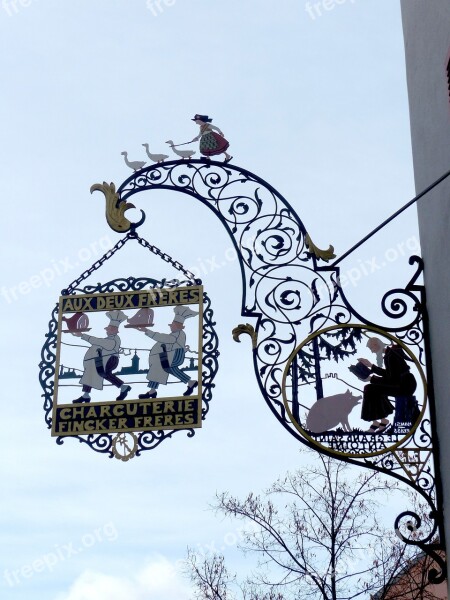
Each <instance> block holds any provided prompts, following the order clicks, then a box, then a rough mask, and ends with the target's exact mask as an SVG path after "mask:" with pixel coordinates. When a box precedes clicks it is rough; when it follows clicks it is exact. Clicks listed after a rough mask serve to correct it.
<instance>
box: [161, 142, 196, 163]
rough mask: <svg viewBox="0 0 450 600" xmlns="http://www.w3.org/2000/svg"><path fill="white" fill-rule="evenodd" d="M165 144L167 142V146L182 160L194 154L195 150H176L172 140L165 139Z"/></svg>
mask: <svg viewBox="0 0 450 600" xmlns="http://www.w3.org/2000/svg"><path fill="white" fill-rule="evenodd" d="M166 144H169V146H170V147H171V148H172V151H173V152H175V154H177V155H178V156H179V157H180V158H182V159H183V160H184V159H185V158H187V159H189V158H191V157H192V156H194V154H195V150H177V149H176V148H175V144H174V143H173V141H172V140H167V142H166Z"/></svg>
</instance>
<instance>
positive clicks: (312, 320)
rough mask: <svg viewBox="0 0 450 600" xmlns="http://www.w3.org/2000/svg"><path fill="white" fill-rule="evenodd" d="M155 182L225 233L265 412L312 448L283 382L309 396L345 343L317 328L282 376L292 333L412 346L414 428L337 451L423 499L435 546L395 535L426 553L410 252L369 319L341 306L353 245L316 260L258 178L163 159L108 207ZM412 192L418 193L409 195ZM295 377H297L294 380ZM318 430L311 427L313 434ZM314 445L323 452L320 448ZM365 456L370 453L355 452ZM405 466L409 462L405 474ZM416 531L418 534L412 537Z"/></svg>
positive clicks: (431, 410)
mask: <svg viewBox="0 0 450 600" xmlns="http://www.w3.org/2000/svg"><path fill="white" fill-rule="evenodd" d="M447 175H448V174H447ZM447 175H446V176H447ZM441 180H442V178H441ZM437 183H438V182H435V184H433V185H437ZM162 189H164V190H170V191H177V192H180V193H183V194H185V195H187V196H190V197H191V198H194V199H195V200H196V201H198V202H201V203H202V204H204V205H205V206H207V207H208V208H209V209H210V210H211V211H212V212H213V213H214V214H215V215H216V216H217V218H218V219H219V220H220V222H221V224H222V225H223V226H224V228H225V230H226V231H227V233H228V234H229V235H230V238H231V240H232V242H233V244H234V248H235V250H236V253H237V257H238V259H239V263H240V268H241V274H242V283H243V294H242V309H241V314H242V315H243V316H244V317H246V318H249V317H253V318H255V319H256V324H255V334H256V335H257V341H256V347H255V348H254V352H253V362H254V369H255V374H256V377H257V380H258V383H259V386H260V389H261V390H262V393H263V396H264V399H265V401H266V403H267V404H268V406H269V408H270V410H271V411H272V413H273V414H274V415H275V417H276V418H277V419H278V421H279V422H280V423H281V424H282V426H283V427H284V428H285V429H286V430H287V431H289V433H290V434H291V435H293V436H294V437H295V438H296V439H297V440H299V441H301V442H302V443H304V444H305V445H307V446H309V447H313V448H315V449H317V446H316V445H315V444H314V443H313V442H312V441H311V440H308V439H306V438H305V437H304V436H303V435H302V434H301V433H300V431H299V430H298V428H297V427H296V426H295V422H294V421H295V420H298V416H296V415H295V414H293V415H292V416H293V419H292V418H291V417H290V415H289V413H288V410H287V408H286V406H285V404H284V402H283V385H285V386H286V385H288V386H291V388H292V389H297V388H299V387H300V386H301V385H302V384H303V383H313V385H314V384H316V385H317V388H316V391H317V394H318V396H317V397H318V399H319V398H320V397H321V396H320V395H319V394H320V393H321V391H322V390H321V389H320V382H321V380H322V379H324V378H325V377H327V376H330V377H331V376H332V375H334V373H324V374H323V377H317V376H316V368H317V370H318V371H320V368H318V367H317V365H319V367H320V360H321V358H323V354H322V355H321V354H320V352H325V353H326V351H327V350H326V349H327V348H328V350H329V351H330V352H331V353H333V352H335V353H336V357H337V360H338V359H339V360H341V356H340V354H339V352H340V349H341V348H342V347H343V349H344V351H347V350H348V352H347V353H351V351H352V350H353V349H354V348H352V343H351V339H350V340H349V343H350V346H349V349H346V348H345V346H343V344H342V343H340V342H342V341H343V340H344V338H342V339H339V338H338V340H337V342H339V343H336V344H334V345H333V343H331V342H332V340H331V339H328V338H326V336H325V339H324V340H323V345H322V346H320V345H319V346H317V347H316V348H315V350H314V353H313V355H312V357H309V358H308V357H306V362H305V365H304V368H303V371H302V369H301V368H299V369H295V368H293V369H292V370H291V373H290V374H289V375H288V376H287V377H286V381H285V382H283V373H284V371H285V368H286V364H287V363H288V361H289V358H290V357H291V356H292V354H293V353H295V351H296V349H297V348H298V346H299V344H300V342H301V340H305V339H306V338H308V336H314V335H315V334H317V332H319V331H320V330H324V329H327V328H333V327H338V326H339V327H340V328H342V327H344V326H348V325H350V324H352V325H355V326H359V327H361V328H366V329H371V330H373V329H377V328H378V330H379V331H380V332H382V333H383V334H384V335H385V336H387V337H389V336H392V337H393V338H395V339H397V340H399V341H400V342H402V343H403V344H404V345H405V346H407V347H408V348H409V350H410V351H411V352H412V353H413V354H414V356H415V359H416V360H417V361H418V362H419V363H420V365H421V368H422V369H423V371H424V372H425V373H426V379H427V381H428V385H427V391H428V401H427V403H426V407H425V402H422V409H423V410H421V411H419V412H420V414H419V416H418V417H417V418H415V419H414V426H411V427H410V429H409V431H410V433H411V434H412V435H409V437H408V439H405V440H404V441H402V442H401V443H400V444H399V445H396V447H395V448H394V449H391V446H392V444H390V442H391V441H394V440H393V439H392V440H391V439H390V437H389V436H391V437H392V435H391V434H395V435H397V433H396V432H391V433H389V431H384V429H383V431H381V430H380V431H377V432H376V435H375V436H373V441H370V440H369V439H368V436H366V435H359V436H358V438H357V439H355V440H354V441H353V440H352V441H351V442H350V444H353V446H352V447H351V450H352V451H351V452H347V453H343V454H341V455H340V456H339V457H338V458H339V459H340V460H345V461H346V462H349V463H352V464H355V465H359V466H364V467H366V468H371V469H373V470H375V471H379V472H381V473H383V474H386V475H390V476H392V477H394V478H396V479H397V480H399V481H402V482H403V483H406V484H407V485H409V486H410V487H411V488H412V489H413V490H414V491H415V492H416V493H417V494H419V495H420V496H422V498H423V499H424V500H425V501H426V502H427V503H428V504H429V506H430V509H431V511H430V512H431V519H433V520H434V532H435V533H436V532H437V533H438V535H439V540H440V541H439V544H437V545H436V544H434V543H432V538H430V537H429V536H427V534H426V533H425V534H424V533H423V532H422V531H418V532H417V531H416V532H415V539H414V540H409V541H406V538H405V543H414V544H416V545H417V546H419V547H420V548H421V549H422V550H424V551H425V552H428V553H429V554H431V555H433V553H435V554H436V552H437V551H438V550H439V549H442V548H445V539H444V538H445V535H444V529H443V522H442V514H441V511H440V510H439V509H438V507H440V506H442V489H441V481H440V477H439V455H438V453H437V452H436V451H435V448H434V447H433V438H434V436H435V435H436V425H435V424H436V415H435V407H434V398H433V385H432V376H431V354H430V348H429V334H428V320H427V313H426V307H425V290H424V288H423V286H422V285H419V284H418V283H417V281H418V278H419V277H420V275H421V273H422V271H423V262H422V259H421V258H419V257H414V256H413V257H411V258H410V259H409V263H410V265H416V270H415V271H416V272H415V273H414V275H413V277H412V278H411V280H410V281H409V283H407V285H400V286H399V287H398V288H395V289H392V290H389V291H387V292H386V293H385V294H384V296H383V297H382V298H381V303H380V304H381V306H380V307H379V308H380V309H381V310H378V311H377V312H376V317H375V320H371V319H370V318H368V317H366V316H363V315H361V314H359V313H358V311H357V310H356V309H355V308H354V307H353V306H352V305H351V304H350V302H349V300H348V299H347V297H346V295H345V290H344V289H343V288H342V285H341V281H340V270H339V267H338V266H337V265H338V263H339V262H340V261H341V260H342V258H344V257H345V256H347V255H348V253H349V252H350V251H353V250H354V248H355V247H356V246H355V247H354V248H353V249H352V250H350V251H349V252H348V253H346V254H344V255H343V256H341V257H340V258H339V259H338V260H336V261H335V262H333V263H331V264H328V265H325V266H319V265H318V262H319V261H320V260H323V261H325V262H327V261H329V260H330V259H331V258H333V256H334V248H333V247H332V246H330V247H329V248H328V250H320V249H318V248H317V247H316V246H315V245H314V244H313V242H312V241H311V238H310V236H309V235H308V232H307V231H306V228H305V227H304V225H303V223H302V221H301V219H300V217H299V215H298V214H297V213H296V211H295V210H294V209H293V207H292V206H291V205H290V204H289V202H288V201H287V200H286V199H285V198H284V197H283V196H282V195H281V194H280V193H279V192H278V191H277V190H276V189H275V188H273V187H272V186H271V185H270V184H269V183H267V182H266V181H264V180H263V179H262V178H260V177H258V176H257V175H255V174H254V173H251V172H249V171H247V170H246V169H243V168H241V167H237V166H235V165H232V164H230V163H228V164H223V163H219V162H216V161H210V160H206V159H201V160H195V159H190V160H189V161H169V162H165V163H163V164H157V165H153V166H151V167H146V168H143V169H142V170H140V171H139V172H138V173H135V174H133V175H131V176H130V177H129V178H128V179H127V180H125V181H124V182H123V184H122V185H121V186H120V188H119V189H118V190H117V195H118V200H116V201H115V205H114V207H115V208H116V209H117V208H118V207H119V205H121V204H122V203H126V202H128V201H129V199H130V197H131V196H132V195H135V194H137V193H139V192H141V191H157V190H162ZM429 189H431V188H429ZM429 189H428V190H427V191H429ZM424 193H426V191H425V192H424ZM422 195H423V194H422ZM154 196H156V194H155V195H154ZM148 197H149V194H147V195H146V198H147V199H148ZM417 199H418V197H416V199H415V200H417ZM415 200H414V201H415ZM408 205H409V204H408ZM402 210H403V209H402ZM122 215H123V213H122ZM378 229H379V228H378ZM378 229H377V230H378ZM370 235H372V234H370ZM368 237H370V236H367V239H368ZM361 243H362V242H361ZM380 315H381V316H380ZM53 328H54V325H53V323H52V322H51V324H50V329H49V334H48V342H47V344H46V346H45V347H44V349H43V357H44V356H46V357H47V356H48V353H49V352H51V348H50V347H49V340H50V339H53ZM252 341H253V337H252ZM345 341H347V340H346V339H345ZM337 346H339V348H337ZM303 358H305V357H303ZM51 368H52V367H51V364H50V365H49V364H48V361H47V363H46V365H45V368H43V369H42V371H41V379H42V381H48V379H49V378H51ZM337 375H338V376H339V374H337ZM302 377H304V378H305V380H302ZM322 396H323V394H322ZM46 402H47V397H46ZM424 407H425V408H424ZM300 408H301V407H300ZM291 412H292V411H291ZM344 425H345V427H343V429H344V430H345V431H344V432H342V434H341V432H339V434H340V439H341V440H347V442H346V443H347V445H348V437H349V435H348V434H349V433H351V432H349V431H347V429H346V423H344ZM158 433H164V432H158ZM153 434H155V432H151V436H150V433H149V434H143V435H145V436H150V437H149V438H148V439H145V440H144V439H143V438H142V437H141V438H140V440H139V443H140V444H141V446H143V445H145V444H148V445H147V446H146V447H154V446H156V445H157V444H158V443H160V440H159V439H158V436H156V435H153ZM325 434H326V436H328V438H330V439H329V441H330V442H331V437H330V436H333V435H334V433H333V431H330V430H329V429H328V430H327V431H326V432H325ZM318 435H321V432H319V434H318ZM346 436H347V437H346ZM94 437H95V436H94ZM334 437H336V436H334ZM338 437H339V436H338ZM336 439H337V438H336ZM83 441H84V440H83ZM61 443H62V442H61ZM91 443H92V444H94V443H95V444H96V445H97V447H96V448H95V449H96V450H97V451H101V452H108V451H109V449H108V443H110V442H108V440H105V439H102V436H100V438H98V439H96V440H95V442H94V441H93V442H91ZM327 443H328V442H327ZM383 445H384V446H385V448H384V451H383V452H381V453H379V452H378V451H376V452H375V453H373V452H371V451H369V452H365V449H366V448H369V447H371V446H374V447H375V446H376V448H377V450H378V449H380V450H383V447H382V446H383ZM93 447H94V446H93ZM349 447H350V446H349ZM414 448H415V449H417V451H418V452H419V457H420V460H421V461H425V466H424V467H423V468H422V466H423V464H421V465H420V466H419V469H420V475H418V477H415V476H414V475H411V469H412V468H416V466H417V465H412V464H411V465H410V464H409V463H404V462H402V460H400V461H399V457H400V456H401V455H400V454H398V453H399V452H400V451H407V450H412V449H414ZM361 449H363V451H362V452H361ZM320 451H321V452H323V453H326V454H330V455H332V453H331V452H330V450H327V449H326V448H325V449H321V450H320ZM396 453H397V454H396ZM428 453H431V454H430V455H428ZM137 454H139V451H138V452H137ZM367 454H370V456H364V455H367ZM335 456H336V455H335ZM411 460H412V459H411ZM405 469H409V470H410V472H409V473H408V471H407V470H405ZM406 514H408V515H413V514H415V513H413V511H409V512H408V513H402V515H400V516H399V518H398V520H397V521H399V520H401V519H403V517H404V516H405V515H406ZM414 518H415V517H414ZM417 529H420V520H419V521H417ZM421 535H422V538H421V539H419V538H420V536H421ZM435 537H436V536H435ZM433 539H434V538H433ZM438 564H439V566H440V568H441V572H440V573H434V574H433V577H435V578H438V579H439V578H445V576H446V571H445V563H444V562H443V561H441V562H439V561H438Z"/></svg>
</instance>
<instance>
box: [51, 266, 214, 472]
mask: <svg viewBox="0 0 450 600" xmlns="http://www.w3.org/2000/svg"><path fill="white" fill-rule="evenodd" d="M195 284H196V282H192V281H182V282H180V281H178V280H170V281H169V280H163V281H161V282H159V281H156V280H154V279H150V278H147V277H145V278H144V277H142V278H133V277H129V278H127V279H115V280H113V281H109V282H107V283H104V284H101V283H98V284H96V285H87V286H85V287H74V288H71V290H70V294H71V296H70V297H73V296H75V298H76V297H77V296H80V297H81V298H82V297H85V295H86V294H90V295H93V294H108V293H114V292H120V293H121V294H126V293H128V292H134V291H135V292H142V291H146V290H149V293H154V294H157V293H158V290H161V291H165V290H173V289H175V288H179V287H182V288H189V287H190V286H193V285H195ZM65 292H66V295H67V290H66V291H65ZM63 295H64V293H63ZM58 310H59V307H58V305H57V306H56V307H55V309H54V310H53V312H52V315H51V319H50V322H49V330H48V333H47V334H46V341H45V344H44V346H43V348H42V352H41V359H42V360H41V363H40V365H39V367H40V374H39V380H40V383H41V386H42V389H43V392H44V393H43V394H42V395H43V397H44V410H45V421H46V423H47V426H48V428H49V429H52V420H53V419H54V416H55V413H54V409H55V406H54V401H53V398H54V392H55V380H57V378H56V377H55V376H56V375H57V373H56V365H57V364H58V361H57V334H58ZM75 316H77V315H75ZM202 317H203V322H202V344H201V350H202V356H201V367H200V372H201V384H202V385H201V403H202V405H201V419H202V420H204V419H205V418H206V415H207V413H208V411H209V404H210V401H211V396H212V389H213V387H214V383H213V381H214V377H215V376H216V373H217V370H218V356H219V351H218V337H217V334H216V332H215V330H214V325H215V322H214V320H213V312H212V309H211V302H210V299H209V298H208V296H207V294H206V293H203V311H202ZM192 360H193V359H192ZM58 374H60V373H58ZM78 378H79V376H78ZM78 400H81V398H80V399H78ZM74 406H75V405H74ZM76 406H81V405H80V404H77V405H76ZM82 406H85V407H90V406H94V405H92V404H83V405H82ZM53 425H54V423H53ZM182 430H184V431H186V432H187V435H188V437H192V436H193V435H194V434H195V430H194V428H189V427H184V428H183V429H178V428H173V429H170V428H165V429H157V430H152V431H138V432H133V431H123V432H122V431H118V432H105V433H98V432H97V433H93V434H87V435H86V434H84V435H81V434H80V435H64V436H62V435H60V436H59V437H57V439H56V441H57V443H58V444H63V443H64V441H65V439H66V438H67V437H69V438H76V439H78V440H79V442H80V443H85V444H87V445H88V446H90V447H91V448H92V449H93V450H95V451H96V452H99V453H104V454H107V455H108V456H109V457H116V458H118V459H120V460H122V461H127V460H130V459H131V458H133V457H134V456H140V455H141V454H142V452H143V451H145V450H151V449H153V448H156V447H157V446H158V445H159V444H160V443H161V442H163V441H164V440H166V439H168V438H171V437H172V436H173V435H174V433H176V432H177V431H182Z"/></svg>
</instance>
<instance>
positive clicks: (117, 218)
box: [90, 181, 143, 233]
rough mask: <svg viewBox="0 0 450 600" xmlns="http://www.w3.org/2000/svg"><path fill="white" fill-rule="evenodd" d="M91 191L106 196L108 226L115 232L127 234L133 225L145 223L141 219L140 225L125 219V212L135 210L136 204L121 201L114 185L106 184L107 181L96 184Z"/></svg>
mask: <svg viewBox="0 0 450 600" xmlns="http://www.w3.org/2000/svg"><path fill="white" fill-rule="evenodd" d="M90 191H91V194H92V193H93V192H95V191H98V192H102V193H103V195H104V196H105V200H106V209H105V214H106V220H107V222H108V225H109V226H110V227H111V229H113V230H114V231H117V232H118V233H126V232H127V231H130V229H131V228H132V226H133V225H134V226H135V227H136V226H137V225H138V224H141V223H142V222H143V220H142V219H141V221H140V222H139V223H138V224H133V223H131V221H129V220H128V219H127V218H126V217H125V211H127V210H128V209H129V208H135V206H134V204H131V202H121V201H120V199H119V195H118V193H117V192H116V186H115V185H114V183H112V182H111V183H106V181H104V182H103V183H94V185H92V186H91V190H90Z"/></svg>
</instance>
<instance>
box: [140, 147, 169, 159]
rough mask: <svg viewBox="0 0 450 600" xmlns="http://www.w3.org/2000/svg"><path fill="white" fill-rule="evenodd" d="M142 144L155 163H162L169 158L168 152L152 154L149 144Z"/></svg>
mask: <svg viewBox="0 0 450 600" xmlns="http://www.w3.org/2000/svg"><path fill="white" fill-rule="evenodd" d="M142 145H143V146H144V148H145V151H146V152H147V156H148V157H149V159H150V160H151V161H153V162H155V163H162V162H164V161H165V160H166V158H169V156H168V155H167V154H152V153H151V152H150V150H149V149H148V144H142Z"/></svg>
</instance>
